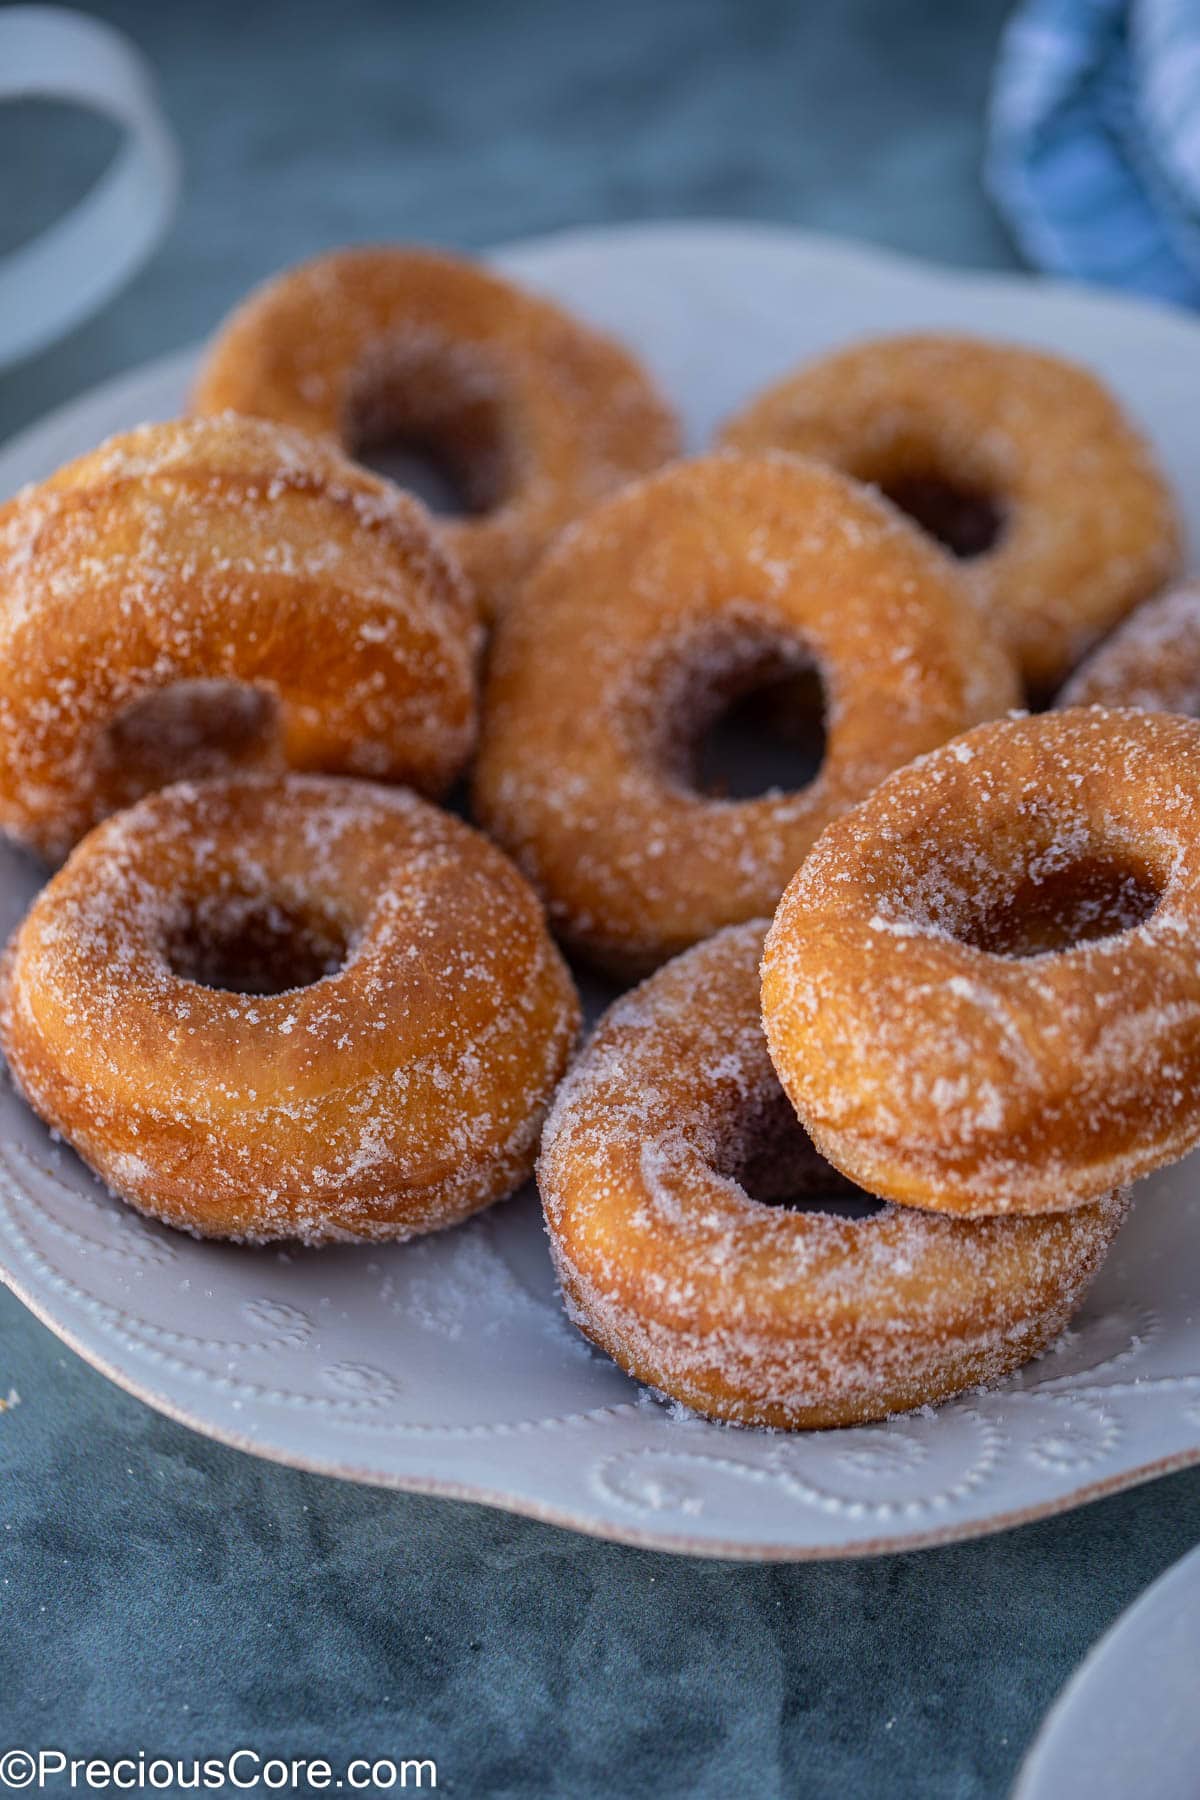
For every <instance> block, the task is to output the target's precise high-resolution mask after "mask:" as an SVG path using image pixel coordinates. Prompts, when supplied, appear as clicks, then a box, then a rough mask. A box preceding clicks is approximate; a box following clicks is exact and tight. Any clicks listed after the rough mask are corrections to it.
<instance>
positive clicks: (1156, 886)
mask: <svg viewBox="0 0 1200 1800" xmlns="http://www.w3.org/2000/svg"><path fill="white" fill-rule="evenodd" d="M763 1017H764V1020H765V1022H766V1028H767V1039H768V1042H769V1044H770V1049H771V1055H772V1057H773V1058H774V1062H775V1067H776V1069H777V1070H778V1071H779V1076H780V1079H781V1081H782V1082H783V1085H784V1087H785V1088H786V1089H787V1092H788V1094H789V1095H790V1097H791V1099H792V1102H793V1104H794V1105H795V1107H796V1109H797V1111H798V1112H799V1114H800V1116H801V1118H802V1119H803V1121H804V1123H805V1125H806V1126H807V1128H808V1130H809V1132H810V1133H811V1135H812V1138H813V1141H814V1143H815V1144H816V1145H817V1147H818V1149H820V1150H821V1151H822V1152H823V1153H824V1155H825V1156H827V1157H828V1158H829V1160H830V1162H832V1163H833V1164H834V1165H835V1166H836V1167H837V1168H839V1169H841V1170H843V1171H844V1172H845V1173H846V1174H847V1175H848V1176H850V1177H851V1179H852V1180H854V1181H856V1182H858V1183H859V1184H860V1185H861V1186H862V1187H865V1188H868V1189H869V1190H870V1191H871V1192H872V1193H875V1194H882V1195H884V1196H886V1197H887V1198H889V1199H892V1200H903V1201H909V1202H912V1203H913V1204H915V1205H917V1206H927V1207H935V1208H938V1209H940V1210H943V1211H947V1212H956V1213H968V1214H987V1213H1017V1212H1020V1213H1040V1212H1056V1211H1059V1210H1060V1209H1063V1208H1067V1207H1072V1206H1078V1205H1079V1204H1080V1203H1081V1202H1083V1201H1087V1200H1091V1199H1093V1198H1094V1197H1095V1196H1096V1195H1097V1194H1100V1193H1103V1192H1105V1191H1106V1190H1107V1189H1109V1188H1112V1187H1116V1186H1118V1185H1123V1184H1124V1183H1126V1182H1129V1181H1133V1180H1135V1179H1136V1178H1137V1177H1138V1176H1140V1175H1145V1174H1147V1173H1148V1172H1149V1171H1150V1170H1151V1169H1154V1168H1157V1167H1158V1166H1159V1165H1160V1164H1162V1163H1166V1162H1170V1161H1172V1160H1174V1159H1175V1158H1176V1157H1179V1156H1182V1155H1183V1154H1184V1152H1185V1151H1187V1150H1190V1149H1191V1148H1192V1147H1193V1145H1195V1144H1196V1143H1198V1142H1200V724H1197V723H1195V722H1194V721H1192V720H1189V719H1177V718H1172V717H1169V716H1168V715H1167V714H1163V713H1160V714H1152V713H1135V712H1106V711H1104V710H1103V709H1102V708H1099V707H1093V708H1088V709H1076V710H1074V711H1071V712H1061V713H1044V714H1042V715H1040V716H1039V717H1036V718H1017V719H1009V720H1004V721H1001V722H999V723H996V724H991V725H985V726H981V727H980V728H979V729H978V730H977V731H972V732H968V733H967V734H966V735H965V736H964V737H961V738H959V739H957V740H956V741H955V742H954V743H952V744H948V745H946V746H945V747H944V748H943V749H941V750H936V751H934V753H933V754H932V755H931V756H928V757H926V758H924V759H923V760H922V761H920V762H917V763H914V764H913V766H912V767H911V768H908V769H902V770H900V772H899V773H898V774H896V775H893V776H891V777H890V778H889V780H887V781H886V782H884V784H883V786H882V787H880V788H879V789H878V790H877V791H876V792H875V793H874V794H872V795H871V796H870V798H869V799H868V800H865V801H864V802H863V804H862V805H861V806H859V807H856V808H855V810H854V811H853V812H852V813H849V814H847V816H846V817H845V818H843V819H839V820H838V821H837V822H836V823H835V824H833V825H831V826H830V827H829V829H828V831H826V832H825V834H824V836H823V837H822V838H821V839H820V841H819V843H818V844H817V845H816V847H815V849H814V850H813V852H812V854H811V856H809V858H808V860H807V861H806V862H805V864H804V866H803V867H802V868H801V869H800V871H799V872H798V874H797V875H796V877H795V879H794V880H793V881H792V883H791V885H790V886H789V888H788V890H787V892H786V893H785V894H784V896H783V899H782V900H781V901H780V903H779V909H778V911H777V912H776V915H775V921H774V924H773V925H772V927H771V931H770V934H769V936H768V938H767V943H766V950H765V954H764V958H763Z"/></svg>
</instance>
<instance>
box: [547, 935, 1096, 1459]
mask: <svg viewBox="0 0 1200 1800" xmlns="http://www.w3.org/2000/svg"><path fill="white" fill-rule="evenodd" d="M763 929H764V927H763V925H762V924H757V925H755V924H751V925H747V926H741V927H736V928H733V929H731V930H729V931H726V932H723V933H721V934H720V935H718V936H717V937H715V938H713V939H710V940H709V941H708V942H707V943H705V944H703V945H700V946H697V947H696V948H695V949H693V950H691V951H689V952H687V953H685V954H684V955H683V956H681V957H679V958H677V959H676V960H675V961H674V962H673V963H670V964H668V965H666V966H665V967H664V968H663V969H662V970H660V971H659V973H658V974H657V975H655V976H654V977H652V978H651V979H650V980H649V981H647V982H646V983H645V984H643V986H642V987H641V988H639V989H637V990H635V991H634V992H633V993H632V994H630V995H628V996H626V997H625V998H624V999H623V1000H621V1001H619V1002H618V1003H617V1004H616V1006H614V1007H613V1008H612V1009H611V1010H610V1012H609V1013H608V1014H607V1015H606V1017H605V1018H604V1019H603V1020H602V1021H601V1023H600V1025H599V1027H598V1028H597V1031H596V1034H595V1036H594V1037H593V1039H592V1041H591V1042H590V1044H589V1045H588V1047H587V1048H586V1049H585V1051H584V1054H583V1056H582V1057H581V1059H580V1060H579V1062H578V1063H577V1064H576V1065H575V1067H574V1069H573V1070H572V1072H571V1074H570V1075H569V1076H568V1077H567V1080H566V1081H565V1082H564V1084H563V1086H562V1087H561V1088H560V1090H559V1093H558V1095H557V1097H556V1100H555V1103H554V1107H553V1109H552V1112H551V1116H550V1119H549V1122H548V1124H547V1128H546V1133H545V1137H544V1141H543V1148H542V1155H541V1159H540V1162H539V1169H538V1179H539V1185H540V1187H541V1191H542V1197H543V1203H544V1206H545V1211H546V1218H547V1225H548V1229H549V1233H550V1241H551V1247H552V1251H553V1255H554V1259H555V1264H556V1267H557V1270H558V1273H559V1277H560V1280H561V1282H562V1287H563V1293H564V1297H565V1300H566V1304H567V1308H568V1311H569V1313H570V1315H571V1317H572V1318H573V1319H574V1320H575V1322H576V1324H577V1325H578V1326H579V1327H580V1329H581V1330H582V1331H583V1332H584V1333H585V1334H586V1335H587V1336H588V1337H590V1338H591V1339H593V1341H595V1342H596V1343H597V1344H599V1345H600V1346H601V1347H602V1348H603V1349H605V1350H606V1351H607V1352H608V1353H609V1354H610V1355H611V1356H612V1357H613V1358H614V1359H615V1360H616V1361H617V1362H618V1363H620V1365H621V1366H622V1367H623V1368H625V1369H626V1370H627V1371H628V1372H629V1373H630V1374H632V1375H634V1376H636V1377H637V1378H638V1379H639V1380H641V1381H643V1382H645V1383H647V1384H648V1385H649V1386H651V1387H653V1388H655V1389H656V1390H658V1391H660V1392H662V1393H664V1394H666V1395H669V1396H670V1397H672V1398H674V1399H677V1400H680V1401H682V1402H683V1403H684V1404H686V1405H687V1406H689V1407H692V1408H694V1409H695V1410H697V1411H699V1412H703V1413H706V1414H708V1415H710V1416H712V1417H716V1418H721V1419H726V1420H730V1421H733V1422H737V1423H741V1424H766V1425H773V1426H781V1427H793V1428H795V1427H810V1426H826V1425H842V1424H852V1423H859V1422H863V1421H866V1420H870V1419H878V1418H882V1417H885V1416H887V1415H888V1414H890V1413H893V1412H898V1411H903V1410H907V1409H909V1408H912V1407H916V1406H921V1405H924V1404H926V1403H930V1402H936V1401H938V1400H942V1399H945V1398H947V1397H949V1396H950V1395H951V1394H953V1393H956V1392H959V1391H961V1390H963V1389H964V1388H968V1387H972V1386H975V1385H978V1384H980V1383H983V1382H987V1381H994V1380H996V1379H998V1378H999V1377H1000V1376H1002V1375H1004V1374H1006V1373H1007V1372H1009V1371H1010V1370H1012V1369H1013V1368H1015V1367H1017V1366H1018V1365H1019V1364H1020V1363H1021V1362H1023V1361H1024V1360H1026V1359H1027V1358H1028V1357H1029V1356H1031V1355H1033V1354H1035V1353H1036V1352H1037V1351H1039V1350H1041V1349H1042V1348H1044V1347H1045V1346H1046V1344H1048V1343H1049V1342H1050V1341H1052V1340H1053V1338H1054V1337H1055V1336H1056V1335H1057V1334H1058V1333H1059V1332H1060V1331H1061V1329H1062V1328H1063V1326H1064V1325H1065V1323H1066V1321H1067V1319H1068V1318H1069V1316H1070V1314H1071V1312H1072V1310H1073V1308H1074V1307H1075V1306H1076V1305H1077V1304H1078V1301H1079V1299H1080V1297H1081V1295H1082V1293H1083V1291H1084V1289H1085V1288H1086V1286H1087V1284H1088V1282H1089V1281H1090V1280H1091V1278H1092V1276H1093V1275H1094V1274H1095V1272H1096V1269H1097V1268H1098V1266H1099V1263H1100V1260H1101V1258H1102V1257H1103V1255H1104V1253H1105V1251H1106V1250H1107V1248H1108V1246H1109V1244H1110V1243H1111V1241H1112V1238H1113V1236H1114V1235H1115V1233H1116V1231H1117V1229H1118V1227H1119V1225H1120V1223H1121V1220H1122V1219H1123V1217H1124V1214H1125V1208H1126V1202H1125V1198H1124V1197H1123V1196H1108V1197H1106V1198H1105V1199H1104V1200H1103V1201H1101V1202H1099V1203H1097V1204H1095V1205H1093V1206H1090V1207H1087V1208H1084V1209H1081V1210H1080V1211H1079V1212H1076V1213H1073V1214H1070V1215H1067V1216H1062V1217H1056V1218H1042V1219H1017V1220H983V1221H969V1222H968V1221H960V1220H953V1219H946V1218H939V1217H937V1216H935V1215H933V1214H930V1213H925V1212H921V1211H918V1210H916V1209H913V1208H907V1207H897V1206H886V1207H882V1208H880V1209H878V1210H877V1211H875V1212H873V1213H872V1214H871V1215H870V1216H868V1217H860V1218H850V1217H841V1216H835V1215H834V1214H833V1213H830V1212H821V1211H796V1210H792V1209H789V1208H787V1207H785V1206H781V1205H772V1204H764V1203H763V1202H761V1201H759V1200H757V1199H752V1198H751V1197H750V1195H749V1194H748V1192H747V1191H746V1188H745V1187H744V1186H743V1185H742V1179H743V1178H746V1179H749V1178H750V1172H751V1171H753V1183H754V1187H755V1189H756V1191H757V1192H760V1193H763V1194H765V1195H766V1196H767V1197H768V1198H783V1197H785V1196H786V1195H788V1194H790V1193H793V1192H795V1191H796V1190H797V1189H798V1188H799V1189H800V1190H801V1191H802V1192H806V1193H808V1194H809V1195H814V1196H815V1195H819V1194H821V1193H823V1192H828V1191H829V1188H830V1187H832V1188H834V1190H835V1193H836V1197H837V1198H839V1199H841V1198H844V1197H845V1195H844V1190H845V1185H846V1184H844V1183H841V1182H839V1181H838V1178H837V1177H836V1176H835V1175H834V1173H833V1171H831V1170H828V1169H825V1170H824V1172H823V1174H822V1173H821V1171H820V1169H819V1168H817V1169H815V1170H814V1166H813V1161H812V1158H811V1151H810V1150H809V1151H808V1154H807V1156H806V1155H805V1151H806V1150H807V1146H806V1143H805V1140H804V1138H803V1134H802V1132H801V1131H800V1128H799V1126H798V1125H797V1123H796V1121H795V1119H794V1117H793V1116H792V1114H791V1112H790V1108H789V1107H788V1104H787V1101H786V1098H785V1097H784V1096H783V1094H782V1092H781V1090H780V1087H779V1083H778V1079H777V1077H776V1076H775V1074H774V1071H773V1069H772V1067H771V1064H770V1059H769V1057H768V1054H767V1049H766V1043H765V1039H764V1036H763V1031H762V1024H761V1020H760V1018H759V1016H758V957H759V953H760V949H761V942H762V931H763ZM859 1197H860V1198H862V1199H865V1196H861V1195H860V1196H859Z"/></svg>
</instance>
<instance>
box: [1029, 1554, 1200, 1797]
mask: <svg viewBox="0 0 1200 1800" xmlns="http://www.w3.org/2000/svg"><path fill="white" fill-rule="evenodd" d="M1197 1792H1200V1550H1193V1551H1192V1552H1191V1554H1190V1556H1185V1557H1184V1558H1183V1561H1182V1562H1177V1563H1176V1564H1175V1567H1174V1568H1173V1569H1168V1570H1167V1572H1166V1574H1165V1575H1162V1576H1160V1577H1159V1579H1158V1580H1157V1581H1156V1582H1155V1583H1154V1586H1153V1587H1152V1588H1149V1589H1147V1591H1146V1592H1145V1593H1144V1594H1143V1595H1142V1597H1141V1599H1140V1600H1137V1601H1135V1603H1134V1604H1133V1605H1132V1606H1131V1607H1130V1608H1129V1610H1128V1611H1127V1612H1124V1613H1122V1614H1121V1617H1120V1618H1119V1619H1118V1620H1117V1622H1116V1624H1115V1625H1114V1626H1113V1628H1112V1630H1111V1631H1109V1632H1108V1633H1107V1634H1106V1635H1105V1636H1104V1637H1102V1638H1101V1639H1100V1642H1099V1643H1098V1644H1097V1645H1096V1647H1095V1649H1094V1650H1092V1651H1091V1652H1090V1654H1089V1655H1088V1657H1087V1660H1086V1661H1085V1662H1084V1663H1083V1664H1082V1665H1081V1667H1080V1668H1079V1669H1078V1670H1077V1671H1076V1673H1075V1674H1074V1675H1073V1676H1072V1677H1071V1680H1070V1681H1069V1682H1068V1684H1067V1686H1066V1687H1065V1688H1064V1689H1063V1692H1062V1694H1061V1695H1060V1696H1059V1699H1058V1700H1057V1701H1056V1703H1055V1705H1054V1708H1053V1710H1052V1711H1051V1713H1050V1715H1049V1717H1048V1718H1047V1720H1046V1723H1045V1724H1044V1725H1043V1727H1042V1729H1041V1731H1040V1732H1039V1733H1038V1737H1037V1741H1036V1743H1035V1744H1034V1746H1033V1749H1032V1750H1031V1751H1030V1753H1029V1756H1028V1758H1027V1759H1026V1762H1025V1765H1024V1767H1023V1768H1022V1770H1021V1778H1020V1780H1019V1781H1018V1783H1017V1786H1016V1790H1015V1792H1014V1794H1013V1800H1196V1794H1197Z"/></svg>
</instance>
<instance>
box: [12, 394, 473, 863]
mask: <svg viewBox="0 0 1200 1800" xmlns="http://www.w3.org/2000/svg"><path fill="white" fill-rule="evenodd" d="M479 647H480V627H479V625H478V622H477V620H476V618H475V616H474V611H473V607H472V604H471V600H470V596H469V593H468V591H467V589H466V586H465V584H464V582H463V579H462V577H461V575H460V574H459V572H458V570H457V568H456V566H455V565H454V563H453V562H452V561H451V560H450V559H449V558H448V557H447V555H446V554H445V552H444V551H443V550H442V549H441V548H440V546H439V543H438V541H437V539H436V537H435V536H434V533H433V530H432V527H431V523H430V520H429V516H428V514H427V513H426V511H425V509H424V508H423V507H422V506H420V505H419V504H418V503H417V502H416V501H414V500H412V499H410V498H409V497H408V496H407V495H405V494H402V493H401V492H400V491H399V490H398V489H396V488H394V487H392V486H391V485H390V484H389V483H386V482H381V481H379V480H377V479H376V478H375V477H374V476H372V475H369V474H368V473H367V472H366V471H365V470H362V469H359V468H357V467H356V466H355V465H354V464H353V463H350V462H348V461H347V460H346V459H345V458H343V457H341V456H340V455H338V454H337V453H336V452H335V451H333V450H331V449H329V448H328V447H326V446H323V445H320V444H317V443H314V442H313V441H311V440H310V439H308V438H306V437H304V436H303V435H302V434H301V433H299V432H293V431H285V430H281V429H279V428H278V427H276V426H274V425H270V424H266V423H264V422H262V421H259V420H253V419H239V418H235V417H233V416H232V415H229V416H227V417H225V418H221V419H196V420H189V421H183V422H179V423H174V424H169V425H146V426H143V427H141V428H140V429H139V430H136V431H131V432H127V433H125V434H124V435H123V436H121V437H115V438H111V439H110V440H109V441H108V442H107V443H106V444H102V445H101V447H100V448H99V449H98V450H94V451H93V452H92V453H91V454H90V455H88V456H84V457H81V458H80V459H79V461H77V462H74V463H70V464H68V465H67V467H66V468H64V469H61V470H59V472H58V474H56V475H54V476H52V477H51V479H50V480H49V481H46V482H43V483H42V484H41V486H40V487H35V488H30V489H26V490H25V491H24V492H23V493H22V494H20V495H18V496H17V498H16V499H15V500H13V501H11V502H10V503H9V504H8V505H7V506H5V507H3V508H0V827H2V828H3V829H4V830H6V831H7V832H9V833H10V834H11V835H12V836H14V837H16V838H18V839H20V840H21V841H23V842H24V843H26V844H28V845H29V846H31V847H32V848H33V849H35V850H38V851H40V852H41V853H42V854H43V855H44V856H47V857H48V858H50V859H52V860H56V859H58V858H59V857H61V856H63V855H64V854H65V853H66V851H67V850H68V849H69V848H70V846H71V845H72V844H73V843H74V842H75V841H76V839H77V838H79V837H80V836H82V834H83V833H84V832H85V831H86V830H88V829H89V827H90V826H92V825H94V824H95V823H96V822H97V821H98V820H99V819H101V818H104V817H105V816H106V815H107V814H108V813H110V812H113V811H115V810H116V809H117V808H118V807H120V806H124V805H127V804H128V803H129V802H130V801H132V800H134V799H136V798H138V796H139V795H141V794H142V793H145V792H147V791H148V790H149V789H151V788H153V787H156V786H160V785H162V784H163V783H164V782H166V781H169V780H171V779H173V778H175V777H183V776H188V777H195V776H199V775H207V774H213V773H218V774H219V773H225V772H228V770H229V768H230V767H231V766H233V767H237V766H260V767H265V768H283V767H290V768H293V769H307V770H317V771H327V772H329V773H332V774H346V775H370V776H374V777H377V778H378V779H380V780H384V781H396V782H405V783H408V784H409V785H411V786H413V787H416V788H418V789H420V790H421V791H422V792H425V793H428V794H435V795H436V794H439V793H441V792H442V791H443V790H444V789H445V788H447V787H448V786H449V785H450V783H451V782H452V781H453V779H454V777H455V776H456V775H457V774H458V772H459V770H460V769H461V768H462V766H463V764H464V762H465V761H466V758H467V756H468V755H469V754H470V751H471V748H472V746H473V742H474V736H475V725H476V680H477V677H476V668H477V662H478V652H479ZM231 683H236V684H238V685H237V686H235V687H232V688H231V687H230V684H231ZM176 698H178V699H179V701H180V703H181V705H182V708H183V710H182V712H172V710H171V709H172V705H173V703H174V701H175V700H176ZM214 730H215V735H214ZM176 757H177V758H178V760H176Z"/></svg>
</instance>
